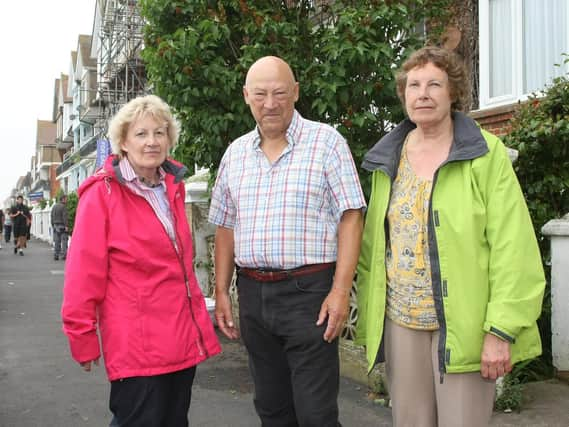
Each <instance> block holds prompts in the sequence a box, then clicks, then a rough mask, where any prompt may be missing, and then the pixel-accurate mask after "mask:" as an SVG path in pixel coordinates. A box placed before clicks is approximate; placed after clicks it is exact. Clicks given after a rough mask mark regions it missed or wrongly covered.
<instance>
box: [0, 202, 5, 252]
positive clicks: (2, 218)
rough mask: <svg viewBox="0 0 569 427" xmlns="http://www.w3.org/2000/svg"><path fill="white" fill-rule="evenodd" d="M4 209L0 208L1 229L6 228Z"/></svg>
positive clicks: (0, 245)
mask: <svg viewBox="0 0 569 427" xmlns="http://www.w3.org/2000/svg"><path fill="white" fill-rule="evenodd" d="M4 221H5V217H4V211H3V210H2V209H0V230H4ZM0 249H2V242H1V241H0Z"/></svg>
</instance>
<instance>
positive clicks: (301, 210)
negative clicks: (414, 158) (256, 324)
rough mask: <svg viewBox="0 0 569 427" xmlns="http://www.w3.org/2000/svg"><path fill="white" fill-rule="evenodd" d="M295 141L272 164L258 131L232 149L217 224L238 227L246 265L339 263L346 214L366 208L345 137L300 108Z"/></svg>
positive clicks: (214, 210) (224, 167)
mask: <svg viewBox="0 0 569 427" xmlns="http://www.w3.org/2000/svg"><path fill="white" fill-rule="evenodd" d="M286 137H287V141H288V146H287V147H286V148H285V150H284V151H283V153H282V154H281V156H280V157H279V158H278V159H277V160H276V161H275V162H274V163H272V164H271V163H270V162H269V160H268V159H267V157H266V156H265V154H264V153H263V151H262V150H261V148H260V143H261V138H260V135H259V132H258V130H257V129H255V130H253V131H251V132H249V133H248V134H246V135H244V136H242V137H240V138H238V139H237V140H235V141H234V142H233V143H232V144H231V145H230V146H229V148H228V149H227V151H226V152H225V154H224V156H223V159H222V160H221V164H220V167H219V172H218V176H217V181H216V183H215V186H214V189H213V193H212V199H211V206H210V211H209V221H210V222H211V223H213V224H215V225H218V226H222V227H227V228H233V230H234V237H235V262H236V264H237V265H239V266H241V267H249V268H278V269H289V268H295V267H298V266H301V265H306V264H318V263H325V262H333V261H335V260H336V255H337V231H338V223H339V221H340V218H341V216H342V213H343V212H344V211H345V210H348V209H361V208H365V199H364V196H363V193H362V190H361V187H360V182H359V179H358V174H357V171H356V168H355V165H354V161H353V159H352V155H351V153H350V149H349V148H348V145H347V143H346V141H345V140H344V138H343V137H342V136H341V135H340V134H339V133H338V132H337V131H336V130H335V129H334V128H332V127H331V126H328V125H325V124H322V123H317V122H313V121H310V120H306V119H304V118H302V117H301V116H300V114H299V113H298V112H296V111H295V112H294V115H293V119H292V121H291V124H290V125H289V127H288V130H287V133H286Z"/></svg>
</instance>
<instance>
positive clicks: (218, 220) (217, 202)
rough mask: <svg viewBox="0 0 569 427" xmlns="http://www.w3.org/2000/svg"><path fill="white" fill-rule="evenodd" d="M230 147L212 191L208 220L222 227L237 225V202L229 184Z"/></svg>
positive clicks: (222, 160) (220, 166)
mask: <svg viewBox="0 0 569 427" xmlns="http://www.w3.org/2000/svg"><path fill="white" fill-rule="evenodd" d="M230 151H231V150H230V149H228V150H227V151H226V153H225V155H224V156H223V158H222V159H221V163H220V165H219V170H218V172H217V179H216V181H215V185H214V187H213V191H212V193H211V204H210V207H209V216H208V220H209V222H210V223H212V224H215V225H217V226H220V227H226V228H234V227H235V215H236V209H235V203H234V202H233V199H232V197H231V192H230V189H229V185H228V175H229V163H230V161H229V159H230V156H231V154H230Z"/></svg>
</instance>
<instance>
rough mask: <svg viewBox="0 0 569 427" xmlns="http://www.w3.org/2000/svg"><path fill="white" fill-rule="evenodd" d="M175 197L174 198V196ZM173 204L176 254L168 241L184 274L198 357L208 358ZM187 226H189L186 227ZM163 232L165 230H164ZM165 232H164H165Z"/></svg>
mask: <svg viewBox="0 0 569 427" xmlns="http://www.w3.org/2000/svg"><path fill="white" fill-rule="evenodd" d="M176 194H179V193H178V192H176ZM174 197H175V196H174ZM174 206H175V204H174V203H173V204H172V206H171V209H172V220H173V221H174V233H175V234H176V239H177V240H178V247H179V248H180V252H178V251H177V250H176V247H175V245H174V243H173V242H172V241H171V240H170V242H172V246H174V252H175V253H176V257H177V258H178V262H179V263H180V266H181V267H182V271H183V272H184V282H185V285H186V291H187V294H188V306H189V308H190V315H191V316H192V321H193V322H194V325H195V327H196V330H197V331H198V338H199V339H198V343H197V344H198V349H199V352H200V356H203V354H204V353H205V355H206V356H207V357H209V353H208V351H207V347H206V346H205V343H204V339H203V334H202V331H201V329H200V327H199V326H198V323H197V322H196V318H195V315H194V309H193V307H192V295H191V293H190V283H189V280H188V272H187V270H186V265H185V264H184V247H183V245H182V239H181V238H180V236H179V234H178V218H177V217H176V212H175V209H174ZM188 226H189V225H188ZM164 231H165V230H164ZM165 232H166V231H165ZM166 234H168V233H166Z"/></svg>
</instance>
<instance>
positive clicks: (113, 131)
mask: <svg viewBox="0 0 569 427" xmlns="http://www.w3.org/2000/svg"><path fill="white" fill-rule="evenodd" d="M146 115H149V116H151V117H152V118H154V120H156V121H159V122H161V121H163V122H165V125H166V128H167V129H168V140H169V148H170V150H171V149H173V148H174V147H175V146H176V144H177V143H178V137H179V135H180V124H179V123H178V121H177V120H176V119H175V117H174V116H173V114H172V111H171V109H170V106H169V105H168V104H166V102H164V101H163V100H162V99H161V98H159V97H158V96H156V95H146V96H140V97H138V98H134V99H132V100H131V101H129V102H128V103H126V104H125V105H123V107H122V108H121V109H120V110H119V111H118V112H117V113H116V114H115V116H114V117H113V118H112V119H111V122H110V124H109V139H110V141H111V148H112V150H113V153H114V154H116V155H118V156H119V158H121V159H122V158H123V156H124V153H123V151H122V150H121V144H122V142H123V141H124V139H125V138H126V134H127V132H128V128H129V126H130V125H131V124H132V123H134V122H135V121H137V120H138V119H140V118H142V117H144V116H146Z"/></svg>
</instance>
